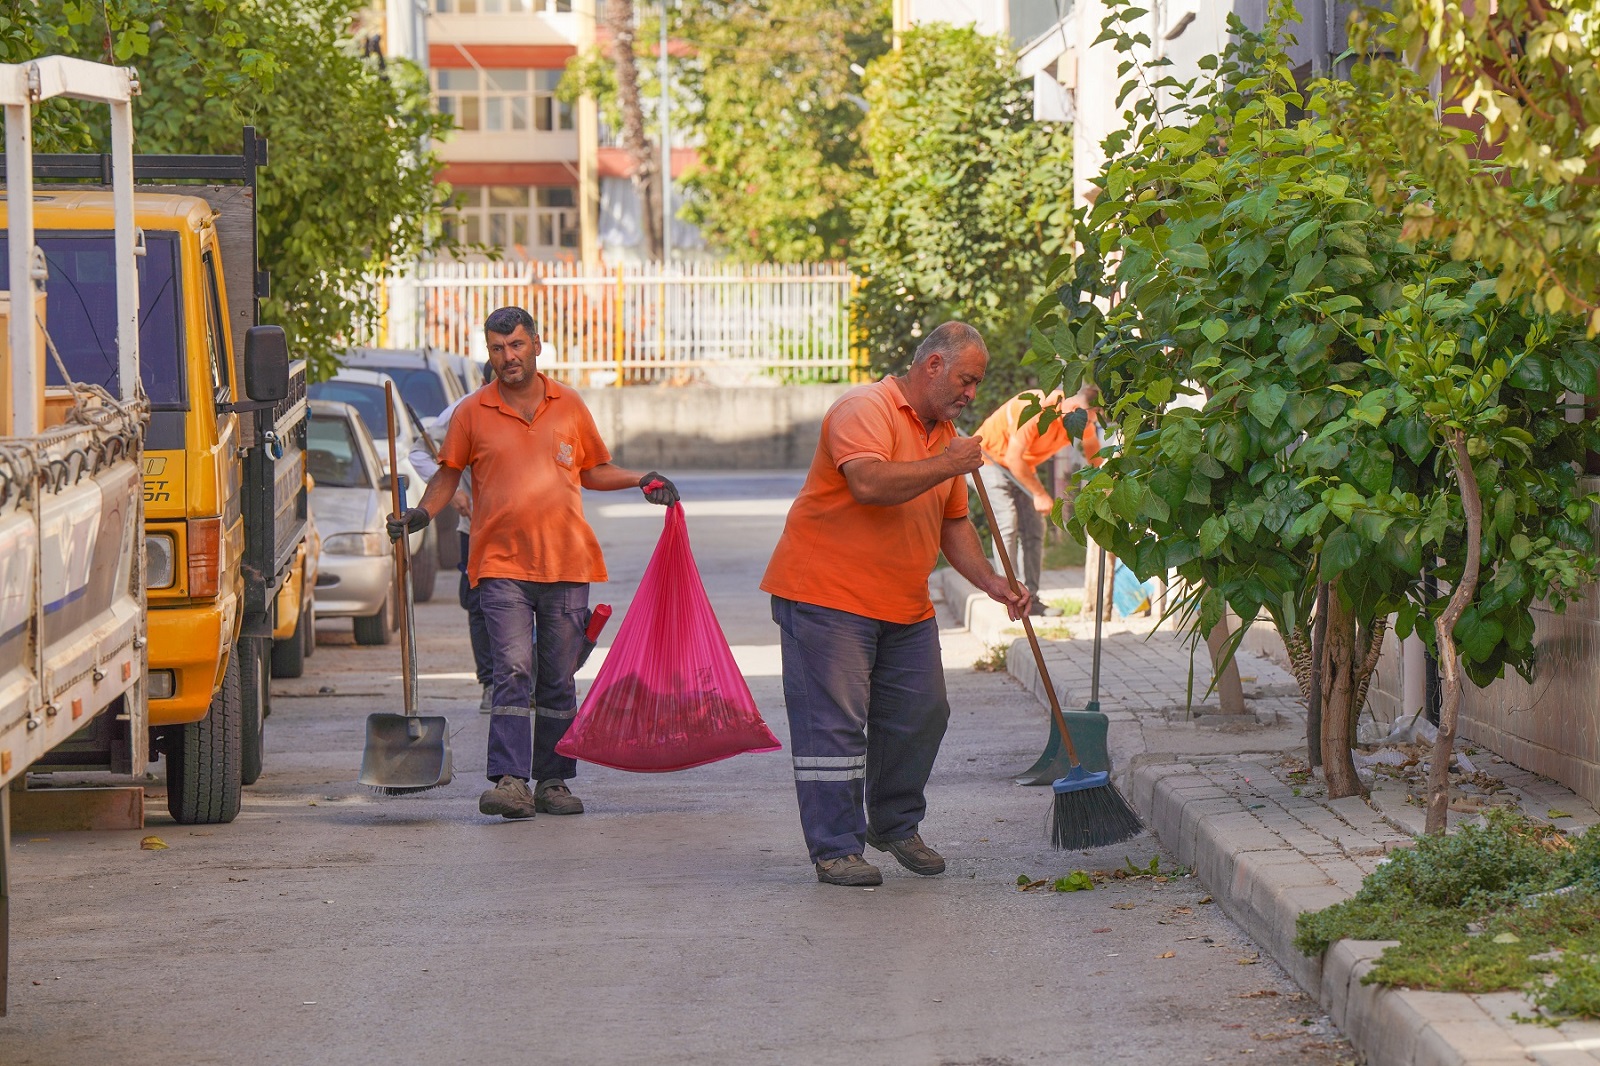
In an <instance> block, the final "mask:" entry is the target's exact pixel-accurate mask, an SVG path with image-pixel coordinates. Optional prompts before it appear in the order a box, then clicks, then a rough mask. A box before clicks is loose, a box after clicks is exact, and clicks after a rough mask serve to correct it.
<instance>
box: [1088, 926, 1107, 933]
mask: <svg viewBox="0 0 1600 1066" xmlns="http://www.w3.org/2000/svg"><path fill="white" fill-rule="evenodd" d="M1089 932H1091V933H1109V932H1111V927H1110V926H1109V925H1108V926H1106V927H1105V928H1104V929H1091V930H1089Z"/></svg>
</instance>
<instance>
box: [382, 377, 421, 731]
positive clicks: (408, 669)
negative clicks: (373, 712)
mask: <svg viewBox="0 0 1600 1066" xmlns="http://www.w3.org/2000/svg"><path fill="white" fill-rule="evenodd" d="M383 398H384V401H385V402H384V405H383V409H384V414H385V415H386V416H387V418H388V423H389V497H390V499H391V500H392V501H393V504H394V513H395V514H396V515H397V516H399V517H401V518H404V517H405V513H406V508H405V501H404V500H403V499H401V498H400V457H399V455H398V454H396V450H395V443H394V438H395V409H394V405H395V394H394V382H393V381H385V382H384V383H383ZM410 568H411V531H410V530H409V529H403V530H402V531H401V533H400V537H399V539H398V540H396V541H395V542H394V583H395V599H396V600H397V601H398V602H399V604H400V629H401V636H400V689H401V692H402V693H403V694H404V697H405V705H406V713H407V714H416V713H417V711H416V699H417V694H416V691H415V688H414V684H415V682H414V681H413V674H412V666H411V658H412V655H413V653H414V652H413V649H412V647H411V642H410V641H409V640H407V639H406V637H405V634H406V632H408V631H409V627H410V625H411V617H410V615H411V601H410V599H409V598H408V597H407V596H406V576H407V575H406V571H407V570H409V569H410ZM384 621H385V622H386V623H387V621H388V620H387V619H385V620H384Z"/></svg>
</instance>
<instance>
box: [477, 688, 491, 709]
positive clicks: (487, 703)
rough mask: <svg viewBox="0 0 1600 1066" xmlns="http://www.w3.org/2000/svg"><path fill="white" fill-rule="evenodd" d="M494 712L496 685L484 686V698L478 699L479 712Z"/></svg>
mask: <svg viewBox="0 0 1600 1066" xmlns="http://www.w3.org/2000/svg"><path fill="white" fill-rule="evenodd" d="M493 712H494V686H493V685H485V686H483V699H481V700H479V701H478V713H479V714H492V713H493Z"/></svg>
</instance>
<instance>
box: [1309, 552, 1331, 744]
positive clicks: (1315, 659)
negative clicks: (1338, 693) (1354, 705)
mask: <svg viewBox="0 0 1600 1066" xmlns="http://www.w3.org/2000/svg"><path fill="white" fill-rule="evenodd" d="M1327 643H1328V583H1327V582H1326V581H1319V582H1317V606H1316V614H1315V615H1313V616H1312V621H1311V672H1310V678H1311V681H1310V683H1311V695H1309V696H1307V697H1306V762H1307V763H1308V764H1309V765H1310V767H1311V768H1312V769H1313V770H1315V769H1316V768H1317V767H1319V766H1321V765H1322V678H1323V676H1324V672H1323V669H1322V649H1323V648H1324V647H1326V646H1327Z"/></svg>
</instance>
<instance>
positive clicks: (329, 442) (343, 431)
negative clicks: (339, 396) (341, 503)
mask: <svg viewBox="0 0 1600 1066" xmlns="http://www.w3.org/2000/svg"><path fill="white" fill-rule="evenodd" d="M306 472H307V473H308V474H310V475H311V477H312V478H313V479H314V480H315V481H316V483H317V484H318V485H324V486H326V487H328V488H330V489H366V488H371V487H372V476H371V474H370V472H369V471H368V470H367V465H366V463H365V462H363V461H362V458H361V449H360V448H359V447H358V446H357V445H356V435H355V427H354V426H352V425H351V424H350V420H349V419H346V418H337V417H328V416H325V415H316V414H314V415H312V416H311V419H310V421H309V422H307V423H306Z"/></svg>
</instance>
